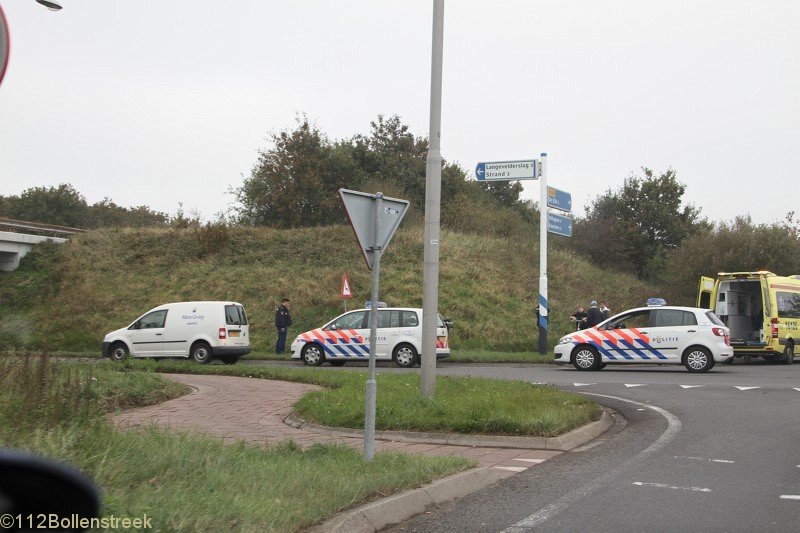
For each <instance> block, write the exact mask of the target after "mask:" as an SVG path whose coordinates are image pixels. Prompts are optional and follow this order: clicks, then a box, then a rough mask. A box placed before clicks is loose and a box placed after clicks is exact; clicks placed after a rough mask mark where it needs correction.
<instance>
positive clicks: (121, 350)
mask: <svg viewBox="0 0 800 533" xmlns="http://www.w3.org/2000/svg"><path fill="white" fill-rule="evenodd" d="M109 353H110V354H111V359H112V360H114V361H123V360H124V359H125V358H127V357H128V347H127V346H125V344H124V343H122V342H115V343H114V344H112V345H111V351H110V352H109Z"/></svg>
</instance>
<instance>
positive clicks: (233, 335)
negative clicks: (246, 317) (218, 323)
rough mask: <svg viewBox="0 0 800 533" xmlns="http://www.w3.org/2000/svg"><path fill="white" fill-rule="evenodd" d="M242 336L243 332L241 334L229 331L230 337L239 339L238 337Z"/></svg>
mask: <svg viewBox="0 0 800 533" xmlns="http://www.w3.org/2000/svg"><path fill="white" fill-rule="evenodd" d="M241 334H242V332H241V331H229V332H228V335H230V336H231V337H238V336H240V335H241Z"/></svg>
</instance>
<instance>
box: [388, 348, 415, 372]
mask: <svg viewBox="0 0 800 533" xmlns="http://www.w3.org/2000/svg"><path fill="white" fill-rule="evenodd" d="M392 359H394V364H396V365H397V366H399V367H400V368H412V367H413V366H414V365H415V364H417V350H415V349H414V347H413V346H411V345H410V344H401V345H399V346H397V348H395V349H394V353H392Z"/></svg>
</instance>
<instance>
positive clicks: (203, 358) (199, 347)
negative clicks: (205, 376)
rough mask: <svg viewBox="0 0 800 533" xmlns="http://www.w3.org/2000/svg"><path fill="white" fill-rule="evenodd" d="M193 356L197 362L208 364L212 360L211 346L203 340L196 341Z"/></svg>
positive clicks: (193, 346)
mask: <svg viewBox="0 0 800 533" xmlns="http://www.w3.org/2000/svg"><path fill="white" fill-rule="evenodd" d="M191 356H192V359H194V361H195V363H200V364H201V365H207V364H208V363H210V362H211V346H209V345H208V343H206V342H203V341H200V342H196V343H194V345H192V352H191Z"/></svg>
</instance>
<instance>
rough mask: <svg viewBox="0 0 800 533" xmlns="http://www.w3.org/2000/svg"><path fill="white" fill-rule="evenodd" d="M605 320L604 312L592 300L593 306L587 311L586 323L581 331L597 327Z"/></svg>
mask: <svg viewBox="0 0 800 533" xmlns="http://www.w3.org/2000/svg"><path fill="white" fill-rule="evenodd" d="M603 320H605V318H604V317H603V312H602V311H601V310H600V308H599V307H597V302H595V301H594V300H592V305H591V306H590V307H589V309H588V310H587V311H586V322H584V323H583V327H582V328H581V329H589V328H593V327H595V326H596V325H597V324H599V323H600V322H602V321H603Z"/></svg>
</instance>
